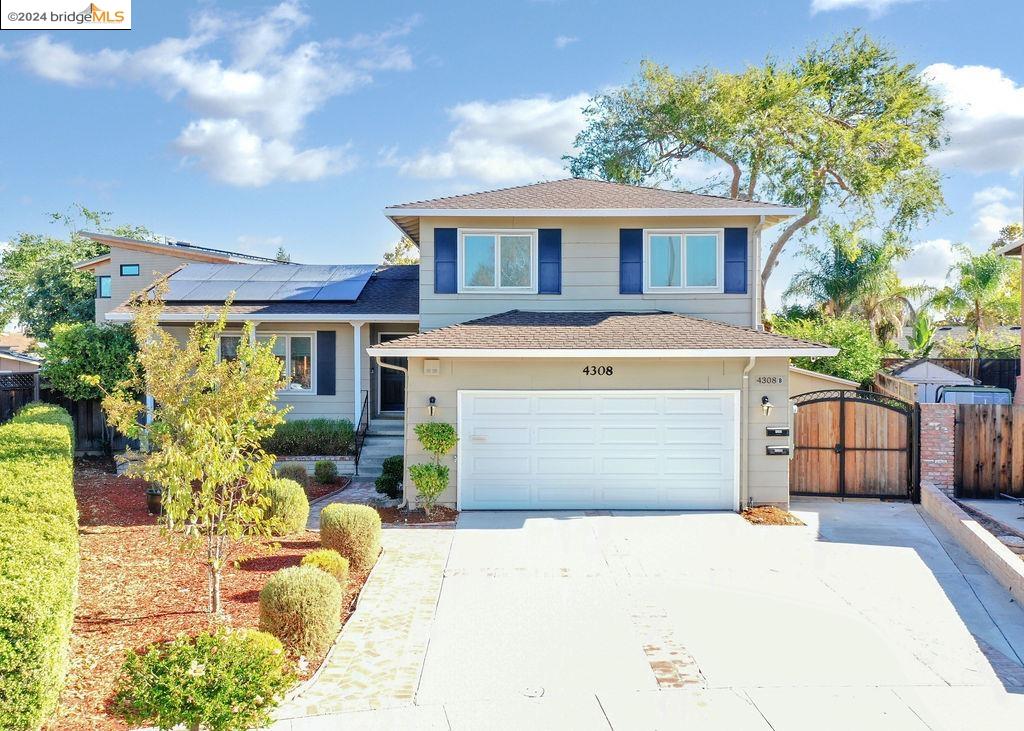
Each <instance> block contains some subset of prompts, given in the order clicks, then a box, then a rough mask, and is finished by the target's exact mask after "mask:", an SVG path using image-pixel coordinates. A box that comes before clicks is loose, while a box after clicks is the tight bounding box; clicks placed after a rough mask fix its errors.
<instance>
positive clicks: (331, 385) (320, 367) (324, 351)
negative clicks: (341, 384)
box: [316, 330, 338, 396]
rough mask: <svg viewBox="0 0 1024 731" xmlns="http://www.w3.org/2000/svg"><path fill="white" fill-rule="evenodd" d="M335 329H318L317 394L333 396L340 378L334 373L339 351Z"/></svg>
mask: <svg viewBox="0 0 1024 731" xmlns="http://www.w3.org/2000/svg"><path fill="white" fill-rule="evenodd" d="M335 344H336V334H335V332H334V330H317V331H316V395H317V396H333V395H334V394H335V393H336V389H337V382H338V379H337V377H336V376H335V373H334V364H335V360H336V355H337V351H336V349H335Z"/></svg>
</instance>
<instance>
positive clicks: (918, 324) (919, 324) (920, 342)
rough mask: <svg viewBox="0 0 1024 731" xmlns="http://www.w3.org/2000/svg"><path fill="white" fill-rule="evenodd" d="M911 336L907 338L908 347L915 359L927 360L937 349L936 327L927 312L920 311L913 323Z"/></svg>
mask: <svg viewBox="0 0 1024 731" xmlns="http://www.w3.org/2000/svg"><path fill="white" fill-rule="evenodd" d="M911 328H912V329H911V332H910V336H909V337H908V338H907V347H908V348H910V353H911V355H913V356H914V357H915V358H927V357H928V354H929V353H930V352H931V351H932V348H933V347H935V325H933V324H932V321H931V318H930V317H929V316H928V313H927V312H925V311H923V310H922V311H919V312H918V313H917V315H916V316H915V317H914V321H913V322H912V323H911Z"/></svg>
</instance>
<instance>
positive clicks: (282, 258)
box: [274, 246, 292, 264]
mask: <svg viewBox="0 0 1024 731" xmlns="http://www.w3.org/2000/svg"><path fill="white" fill-rule="evenodd" d="M274 260H275V261H276V262H277V263H278V264H291V263H292V255H291V254H289V253H288V252H287V251H285V250H284V247H283V246H278V247H277V253H276V254H274Z"/></svg>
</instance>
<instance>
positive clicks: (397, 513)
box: [342, 496, 459, 525]
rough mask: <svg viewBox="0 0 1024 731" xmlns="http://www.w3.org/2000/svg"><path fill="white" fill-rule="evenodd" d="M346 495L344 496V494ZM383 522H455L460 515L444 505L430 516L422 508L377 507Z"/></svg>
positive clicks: (411, 523)
mask: <svg viewBox="0 0 1024 731" xmlns="http://www.w3.org/2000/svg"><path fill="white" fill-rule="evenodd" d="M342 497H344V496H342ZM377 512H378V513H380V520H381V522H382V523H386V524H389V525H397V524H404V525H419V524H421V523H454V522H455V519H456V518H458V517H459V511H458V510H452V509H451V508H446V507H444V506H439V507H436V508H434V512H433V513H431V515H430V517H429V518H428V517H427V514H426V513H424V512H423V510H422V509H416V510H407V509H405V508H377Z"/></svg>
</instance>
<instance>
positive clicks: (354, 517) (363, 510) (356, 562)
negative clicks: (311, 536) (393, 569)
mask: <svg viewBox="0 0 1024 731" xmlns="http://www.w3.org/2000/svg"><path fill="white" fill-rule="evenodd" d="M320 545H322V546H323V547H324V548H333V549H334V550H335V551H337V552H338V553H340V554H341V555H342V556H344V557H345V558H347V559H348V561H349V564H350V565H351V566H352V568H354V569H356V570H362V569H366V568H369V567H370V566H372V565H373V562H374V561H376V560H377V554H379V553H380V515H379V514H378V513H377V511H376V510H374V509H373V508H371V507H370V506H369V505H352V504H349V503H331V504H330V505H328V506H327V507H326V508H324V509H323V512H321V513H320Z"/></svg>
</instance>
